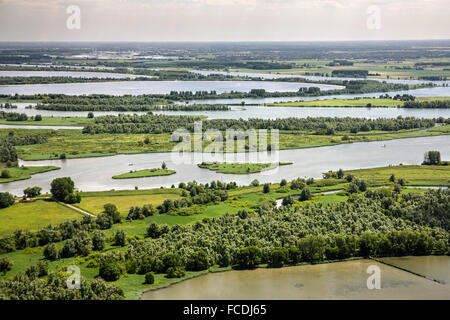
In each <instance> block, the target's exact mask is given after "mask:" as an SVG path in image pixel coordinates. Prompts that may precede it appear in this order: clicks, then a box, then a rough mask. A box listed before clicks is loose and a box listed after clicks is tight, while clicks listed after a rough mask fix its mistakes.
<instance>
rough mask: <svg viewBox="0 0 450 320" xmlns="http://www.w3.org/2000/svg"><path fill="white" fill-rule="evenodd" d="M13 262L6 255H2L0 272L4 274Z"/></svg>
mask: <svg viewBox="0 0 450 320" xmlns="http://www.w3.org/2000/svg"><path fill="white" fill-rule="evenodd" d="M13 265H14V263H13V261H12V260H11V259H10V258H8V257H3V258H1V259H0V272H1V273H3V274H5V273H6V272H7V271H9V270H11V269H12V267H13Z"/></svg>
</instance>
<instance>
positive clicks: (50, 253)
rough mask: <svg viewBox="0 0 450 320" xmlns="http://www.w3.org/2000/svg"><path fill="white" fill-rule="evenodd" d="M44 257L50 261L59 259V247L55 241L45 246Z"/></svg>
mask: <svg viewBox="0 0 450 320" xmlns="http://www.w3.org/2000/svg"><path fill="white" fill-rule="evenodd" d="M44 258H45V259H47V260H50V261H53V260H56V259H58V249H57V248H56V245H55V244H54V243H50V244H48V245H46V246H45V248H44Z"/></svg>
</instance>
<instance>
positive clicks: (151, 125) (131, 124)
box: [83, 113, 444, 135]
mask: <svg viewBox="0 0 450 320" xmlns="http://www.w3.org/2000/svg"><path fill="white" fill-rule="evenodd" d="M199 120H201V118H200V117H198V116H197V117H195V116H169V115H154V114H151V113H149V114H146V115H118V116H112V115H106V116H100V117H96V118H95V123H94V124H89V125H87V126H86V127H84V128H83V133H89V134H99V133H162V132H167V133H172V132H174V131H175V130H177V129H179V128H184V129H186V130H188V131H190V132H193V131H194V122H195V121H199ZM438 121H444V120H443V119H440V120H439V119H423V118H413V117H405V118H403V117H401V116H399V117H397V118H394V119H387V118H378V119H364V118H350V117H345V118H338V117H334V118H333V117H317V118H312V117H308V118H294V117H291V118H283V119H255V118H250V119H248V120H244V119H211V120H203V121H202V128H203V130H207V129H216V130H220V131H225V130H227V129H242V130H248V129H268V130H270V129H278V130H280V131H306V130H308V131H311V130H317V134H329V135H331V134H334V133H335V132H351V133H357V132H360V131H363V132H369V131H372V130H381V131H398V130H410V129H419V128H430V127H433V126H434V125H435V124H436V123H437V122H438Z"/></svg>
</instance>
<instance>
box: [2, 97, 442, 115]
mask: <svg viewBox="0 0 450 320" xmlns="http://www.w3.org/2000/svg"><path fill="white" fill-rule="evenodd" d="M0 103H1V101H0ZM12 104H14V105H16V106H17V108H16V109H2V111H5V112H19V113H25V114H27V115H28V116H35V115H37V114H39V115H41V116H45V117H51V116H54V117H87V114H88V113H89V112H88V111H53V110H37V109H34V108H32V109H30V108H27V107H28V106H30V105H33V106H34V105H36V104H35V103H23V102H19V103H17V102H13V103H12ZM230 108H231V110H230V111H152V112H153V113H155V114H167V115H202V116H206V117H208V118H209V119H240V118H242V119H249V118H259V119H276V118H290V117H296V118H307V117H340V118H342V117H352V118H370V119H376V118H397V117H398V116H402V117H416V118H439V117H444V118H450V109H407V108H339V107H301V108H296V107H265V106H255V105H253V106H251V105H247V106H244V107H240V106H230ZM93 113H94V115H95V116H102V115H108V114H111V115H118V114H146V113H147V112H123V111H122V112H118V111H94V112H93Z"/></svg>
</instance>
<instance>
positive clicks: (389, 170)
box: [346, 165, 450, 187]
mask: <svg viewBox="0 0 450 320" xmlns="http://www.w3.org/2000/svg"><path fill="white" fill-rule="evenodd" d="M346 173H348V174H353V175H355V176H356V177H358V178H361V179H365V180H368V181H369V182H372V183H375V184H388V183H390V182H389V178H390V177H391V175H394V176H395V177H396V178H397V179H398V178H403V179H405V180H406V184H407V185H409V186H447V187H450V166H419V165H401V166H390V167H382V168H371V169H360V170H351V171H346Z"/></svg>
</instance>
